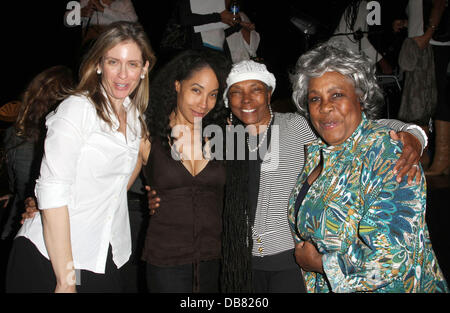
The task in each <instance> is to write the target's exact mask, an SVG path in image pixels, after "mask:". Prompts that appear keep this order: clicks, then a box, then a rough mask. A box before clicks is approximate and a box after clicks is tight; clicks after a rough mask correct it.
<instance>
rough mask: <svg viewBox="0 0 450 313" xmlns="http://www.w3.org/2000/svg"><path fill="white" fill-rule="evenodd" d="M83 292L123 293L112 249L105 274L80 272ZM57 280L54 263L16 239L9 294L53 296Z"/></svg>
mask: <svg viewBox="0 0 450 313" xmlns="http://www.w3.org/2000/svg"><path fill="white" fill-rule="evenodd" d="M80 278H81V279H80V284H79V285H77V286H76V288H77V292H80V293H103V292H105V293H107V292H110V293H118V292H122V282H121V279H120V273H119V270H118V269H117V267H116V265H115V264H114V262H113V260H112V252H111V246H110V247H109V251H108V257H107V261H106V269H105V274H97V273H93V272H91V271H87V270H81V271H80ZM55 287H56V278H55V274H54V272H53V268H52V264H51V262H50V261H49V260H48V259H47V258H45V257H44V256H43V255H42V254H41V253H40V252H39V250H38V249H37V248H36V246H35V245H34V244H33V243H32V242H31V241H30V240H28V239H27V238H25V237H18V238H16V239H15V240H14V243H13V246H12V249H11V252H10V256H9V262H8V267H7V273H6V292H7V293H52V292H54V291H55Z"/></svg>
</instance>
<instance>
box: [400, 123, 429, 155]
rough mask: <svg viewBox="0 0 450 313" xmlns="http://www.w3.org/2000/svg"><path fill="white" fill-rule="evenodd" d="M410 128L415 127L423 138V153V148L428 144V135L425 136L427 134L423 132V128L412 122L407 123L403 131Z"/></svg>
mask: <svg viewBox="0 0 450 313" xmlns="http://www.w3.org/2000/svg"><path fill="white" fill-rule="evenodd" d="M410 129H417V130H418V131H419V133H420V134H421V135H422V137H423V139H424V140H425V143H424V144H423V147H422V153H423V150H425V148H426V147H427V146H428V137H427V134H426V133H425V132H424V130H423V129H422V127H420V126H417V125H414V124H411V125H408V126H407V127H406V128H405V131H408V130H410ZM422 153H421V154H420V155H422Z"/></svg>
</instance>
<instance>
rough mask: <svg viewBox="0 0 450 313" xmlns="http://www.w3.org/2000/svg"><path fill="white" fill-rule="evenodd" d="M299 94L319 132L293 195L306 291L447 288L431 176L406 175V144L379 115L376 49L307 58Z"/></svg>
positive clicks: (299, 70)
mask: <svg viewBox="0 0 450 313" xmlns="http://www.w3.org/2000/svg"><path fill="white" fill-rule="evenodd" d="M292 81H293V91H294V92H293V99H294V102H295V104H296V105H297V108H298V109H299V110H300V111H301V112H303V113H304V115H305V116H306V117H307V118H308V119H309V120H310V121H311V125H312V126H313V127H314V129H315V131H316V132H317V134H318V136H319V138H318V139H317V140H315V141H313V142H311V143H310V144H308V145H307V146H306V148H307V151H308V152H307V154H308V157H307V160H306V163H305V167H304V170H303V172H302V173H301V174H300V176H299V177H298V180H297V183H296V186H295V188H294V189H293V192H292V194H291V197H290V200H289V222H290V225H291V228H292V232H293V235H294V239H295V242H296V248H295V257H296V260H297V263H298V264H299V265H300V266H301V268H302V269H303V270H304V272H305V274H304V278H305V281H306V288H307V290H308V292H346V293H347V292H395V293H403V292H421V293H422V292H448V291H449V289H448V287H447V284H446V281H445V279H444V277H443V274H442V272H441V270H440V268H439V265H438V262H437V259H436V256H435V254H434V252H433V249H432V246H431V241H430V236H429V233H428V228H427V224H426V219H425V211H426V183H425V178H424V175H423V170H422V168H421V166H420V165H419V164H415V165H414V167H416V169H418V170H419V171H420V173H421V179H420V181H419V182H417V183H416V184H412V185H410V184H408V183H407V181H406V180H401V181H398V180H397V179H396V177H395V173H394V171H393V169H394V166H395V164H396V162H397V161H398V160H399V158H400V154H401V153H402V151H403V149H404V146H403V145H402V144H401V143H400V142H396V141H394V140H391V138H390V137H389V135H388V132H387V128H386V127H385V126H382V125H380V124H378V123H376V122H374V120H373V119H374V117H375V116H376V112H377V111H378V110H379V109H380V106H381V105H382V104H383V95H382V93H381V90H380V87H378V85H377V82H376V77H375V74H374V71H373V69H372V67H371V66H370V63H369V60H368V58H366V57H364V56H361V55H358V54H356V53H354V52H351V51H348V50H346V49H342V48H341V47H335V46H332V45H326V44H325V45H320V46H318V47H316V48H314V49H312V50H311V51H309V52H307V53H305V54H304V55H302V56H301V57H300V59H299V60H298V62H297V66H296V69H295V75H294V76H293V79H292Z"/></svg>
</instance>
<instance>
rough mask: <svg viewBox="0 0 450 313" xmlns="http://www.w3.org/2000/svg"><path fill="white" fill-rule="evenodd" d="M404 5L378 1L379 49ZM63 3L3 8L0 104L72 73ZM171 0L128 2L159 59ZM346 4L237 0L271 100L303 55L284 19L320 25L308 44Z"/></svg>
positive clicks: (283, 94) (73, 53) (73, 40)
mask: <svg viewBox="0 0 450 313" xmlns="http://www.w3.org/2000/svg"><path fill="white" fill-rule="evenodd" d="M404 1H405V0H401V1H387V0H384V1H379V2H380V3H381V8H382V26H381V28H383V29H386V34H385V35H384V36H378V37H377V38H374V39H373V41H374V44H376V45H378V46H383V45H384V46H387V47H383V48H382V49H383V50H385V51H387V50H389V49H392V47H389V45H391V44H392V43H393V44H394V45H395V42H398V40H397V41H396V40H395V37H394V36H393V35H392V32H391V31H390V25H391V21H392V18H393V16H394V15H398V14H400V13H401V11H400V10H399V9H398V8H400V4H401V3H402V2H404ZM68 2H69V1H66V0H59V1H26V2H23V1H13V2H10V3H9V5H8V7H7V9H5V10H2V11H3V12H2V13H3V14H2V18H1V19H0V20H1V29H2V34H3V36H2V50H3V51H2V55H3V60H4V62H3V66H2V74H3V78H2V88H1V90H2V92H1V93H0V96H1V99H0V105H3V104H4V103H6V102H8V101H10V100H13V99H16V98H18V96H19V94H20V93H21V91H22V90H23V89H24V88H25V87H26V84H27V83H28V82H29V81H30V80H31V79H32V78H33V77H34V76H35V75H36V74H38V73H39V72H41V71H42V70H44V69H46V68H48V67H50V66H53V65H57V64H64V65H68V66H70V67H71V68H73V69H74V72H77V67H78V64H79V57H80V48H79V47H80V38H81V26H78V27H73V28H69V27H66V26H65V25H64V13H65V12H66V11H67V10H66V5H67V3H68ZM173 2H174V0H166V1H154V0H147V1H144V0H134V1H133V4H134V6H135V9H136V13H137V15H138V17H139V21H140V23H141V24H142V25H143V26H144V28H145V30H146V32H147V34H148V36H149V38H150V41H151V43H152V46H153V48H154V49H155V51H156V53H157V56H160V57H161V55H160V54H159V51H158V50H159V49H158V46H159V42H160V40H161V34H162V32H163V30H164V28H165V26H166V23H167V20H168V18H169V16H170V13H171V7H172V5H173ZM348 2H349V1H348V0H340V1H339V0H315V1H301V0H297V1H287V0H276V1H261V0H241V10H242V11H244V12H245V13H246V14H247V15H248V16H249V17H250V19H251V20H252V22H254V23H255V24H256V28H257V31H258V32H259V33H260V35H261V44H260V56H261V57H263V58H264V60H265V63H266V64H267V66H268V67H269V70H271V71H272V72H273V73H274V74H275V76H276V78H277V90H276V91H275V94H274V97H275V98H289V92H290V89H289V82H288V70H289V68H290V67H291V66H292V65H293V64H295V61H296V60H297V59H298V57H299V56H300V55H301V54H302V53H303V52H304V51H305V37H304V35H303V34H302V33H301V32H300V31H299V30H298V29H297V28H296V27H295V26H294V25H293V24H291V23H290V21H289V19H290V18H291V17H292V16H294V15H297V14H298V13H301V14H306V15H308V16H309V17H311V18H314V19H316V20H317V21H318V22H320V23H321V25H322V28H320V33H319V35H317V36H314V37H312V38H310V39H311V41H310V44H311V43H314V42H317V41H318V40H323V39H327V38H328V37H329V36H330V34H331V33H332V31H333V30H334V28H335V27H336V25H337V23H338V21H339V18H340V16H341V14H342V12H343V10H344V8H345V6H346V4H347V3H348ZM386 26H387V27H386ZM377 28H380V27H377ZM380 49H381V48H380ZM161 59H163V58H161ZM394 62H395V60H394Z"/></svg>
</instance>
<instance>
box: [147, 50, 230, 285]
mask: <svg viewBox="0 0 450 313" xmlns="http://www.w3.org/2000/svg"><path fill="white" fill-rule="evenodd" d="M228 67H229V63H228V62H227V60H226V59H225V58H224V57H223V56H222V55H221V54H219V53H217V52H213V51H207V50H198V51H197V50H188V51H185V52H182V53H180V54H179V55H177V56H176V57H175V58H174V59H173V60H172V61H170V62H169V63H168V64H167V65H166V66H165V67H163V68H162V69H161V70H160V72H159V73H158V74H157V76H156V77H155V78H154V80H153V82H152V84H151V88H150V89H151V94H150V102H149V109H148V114H147V115H148V116H147V117H148V118H147V123H148V128H149V132H150V142H149V143H148V145H146V147H145V148H144V152H143V153H142V155H144V156H148V157H145V158H144V159H143V160H142V161H143V163H144V164H147V165H146V167H145V169H144V172H145V174H146V177H147V180H148V183H149V184H150V185H151V186H152V188H154V189H156V190H157V191H158V195H159V196H160V197H161V198H162V199H163V200H162V201H161V203H160V206H159V210H158V212H157V213H156V214H154V215H153V216H151V218H150V221H149V225H148V231H147V235H146V240H145V245H144V252H143V258H144V260H145V261H146V262H147V281H148V288H149V291H150V292H218V291H219V287H218V286H219V271H220V256H221V229H222V215H221V214H222V206H223V188H224V184H225V167H224V164H223V161H221V160H218V159H214V160H213V159H211V158H210V157H208V156H207V155H208V154H209V153H210V152H212V151H211V149H210V148H211V146H210V145H209V143H210V141H209V139H210V138H208V137H203V133H204V130H205V128H206V127H208V126H210V125H220V126H221V127H223V126H224V125H225V122H226V116H225V109H224V106H223V102H222V93H223V90H224V87H225V79H226V75H227V73H228V71H229V68H228Z"/></svg>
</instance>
